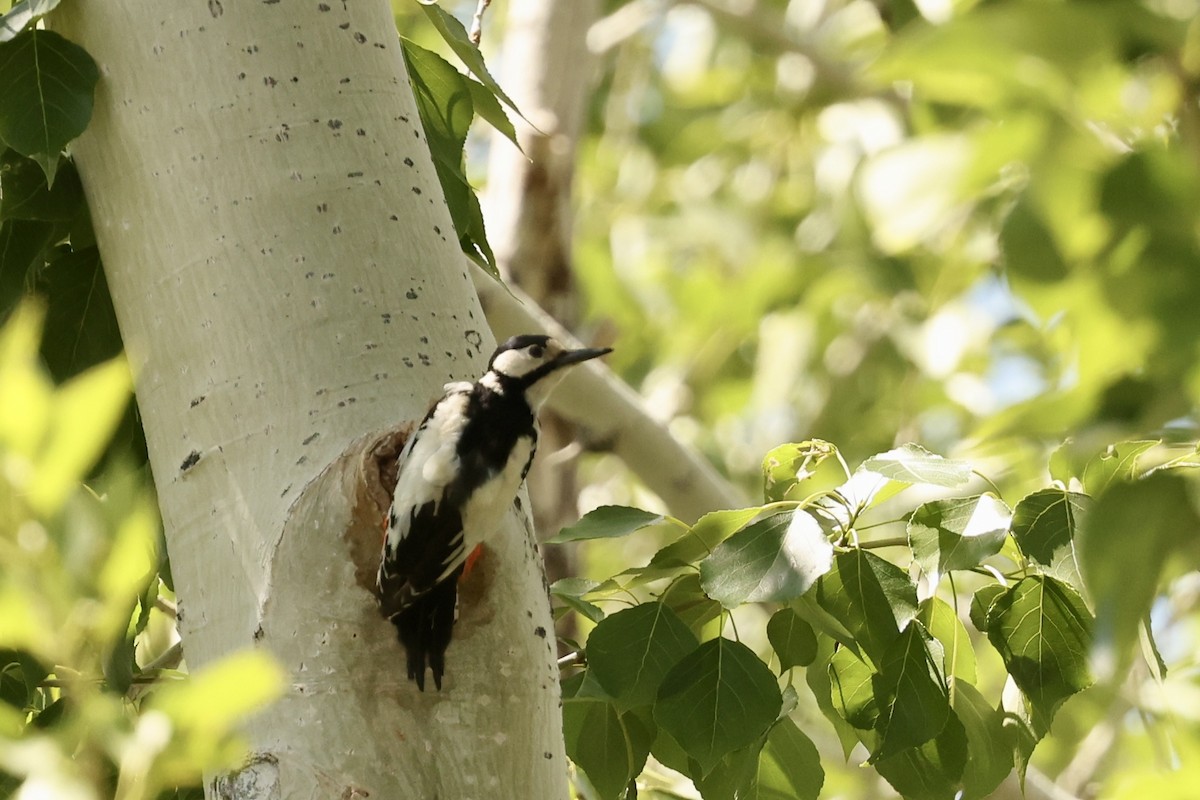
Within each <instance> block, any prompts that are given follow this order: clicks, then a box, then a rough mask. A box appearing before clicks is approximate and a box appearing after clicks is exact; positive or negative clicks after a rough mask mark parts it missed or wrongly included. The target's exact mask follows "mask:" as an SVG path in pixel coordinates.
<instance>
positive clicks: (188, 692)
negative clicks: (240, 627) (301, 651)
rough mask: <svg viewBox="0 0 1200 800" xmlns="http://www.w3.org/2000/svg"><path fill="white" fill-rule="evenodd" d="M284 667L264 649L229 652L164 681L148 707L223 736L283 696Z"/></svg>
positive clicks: (190, 726)
mask: <svg viewBox="0 0 1200 800" xmlns="http://www.w3.org/2000/svg"><path fill="white" fill-rule="evenodd" d="M284 678H285V675H284V673H283V670H282V669H281V668H280V667H279V666H278V665H277V664H276V663H275V661H274V659H272V658H271V657H270V656H269V655H268V654H266V653H265V652H262V651H257V650H254V651H243V652H240V653H235V654H233V655H230V656H226V657H224V658H222V659H221V660H219V661H216V662H214V663H212V664H210V665H208V666H206V667H204V668H203V669H201V670H199V671H197V672H195V673H193V674H192V675H191V677H190V678H189V679H188V680H186V681H180V682H177V683H169V684H165V685H163V686H162V687H161V688H160V689H159V690H158V691H157V692H155V693H154V696H153V698H152V700H151V701H150V705H151V706H152V707H153V708H154V709H156V710H158V711H161V712H163V713H164V714H166V715H167V716H168V717H170V718H171V720H172V721H173V722H174V723H175V724H176V725H177V726H179V727H181V728H186V729H189V730H192V731H198V732H205V733H207V734H210V735H214V736H215V735H223V734H225V733H227V732H228V731H229V730H230V729H231V728H232V727H233V725H235V724H236V723H237V722H239V721H241V719H243V718H244V717H245V716H246V715H248V714H251V713H253V712H255V711H258V710H259V709H261V708H263V707H264V706H265V705H267V704H268V703H270V702H272V701H274V700H276V699H277V698H279V697H280V696H281V695H282V693H283V689H284Z"/></svg>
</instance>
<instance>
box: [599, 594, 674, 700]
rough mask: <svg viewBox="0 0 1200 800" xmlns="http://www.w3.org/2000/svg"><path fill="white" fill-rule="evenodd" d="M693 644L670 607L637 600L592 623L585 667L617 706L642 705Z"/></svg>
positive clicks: (652, 697) (650, 697) (655, 692)
mask: <svg viewBox="0 0 1200 800" xmlns="http://www.w3.org/2000/svg"><path fill="white" fill-rule="evenodd" d="M696 644H697V642H696V637H695V635H694V634H693V633H692V632H691V630H689V629H688V627H687V625H685V624H684V623H683V622H682V621H681V620H680V619H679V617H677V616H676V615H675V612H674V611H672V610H671V609H669V608H667V607H666V606H665V605H663V604H662V603H642V604H641V605H638V606H634V607H633V608H627V609H625V610H623V611H618V612H617V613H616V614H610V615H609V616H608V617H606V618H605V619H604V620H603V621H602V622H600V623H599V624H598V625H596V628H595V630H593V631H592V633H591V635H590V636H589V637H588V641H587V662H588V669H589V671H590V672H591V673H592V675H593V676H594V677H595V679H596V682H597V683H599V684H600V686H601V687H602V688H603V689H604V691H606V692H608V694H609V695H611V696H612V697H613V699H614V700H616V701H617V704H618V705H619V706H620V707H621V708H632V707H633V706H640V705H646V704H649V703H651V702H653V701H654V697H655V695H656V694H657V693H658V688H659V686H660V685H661V683H662V680H663V677H664V676H665V675H666V674H667V673H668V672H669V671H670V670H671V669H672V668H673V667H674V666H675V665H676V664H678V663H679V662H680V660H681V659H683V658H684V656H686V655H688V654H689V653H691V652H692V651H693V650H695V649H696Z"/></svg>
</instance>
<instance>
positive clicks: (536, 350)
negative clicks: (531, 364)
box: [529, 344, 546, 358]
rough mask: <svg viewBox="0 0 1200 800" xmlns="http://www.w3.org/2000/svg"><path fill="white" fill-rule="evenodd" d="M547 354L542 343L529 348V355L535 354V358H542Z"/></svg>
mask: <svg viewBox="0 0 1200 800" xmlns="http://www.w3.org/2000/svg"><path fill="white" fill-rule="evenodd" d="M545 354H546V350H545V348H543V347H542V346H541V345H540V344H535V345H534V346H533V347H530V348H529V355H531V356H533V357H534V358H541V357H542V356H543V355H545Z"/></svg>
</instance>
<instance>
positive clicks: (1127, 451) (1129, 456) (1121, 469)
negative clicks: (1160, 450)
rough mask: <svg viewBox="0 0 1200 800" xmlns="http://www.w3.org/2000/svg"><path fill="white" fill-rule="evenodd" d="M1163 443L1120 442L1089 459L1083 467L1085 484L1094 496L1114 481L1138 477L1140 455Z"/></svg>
mask: <svg viewBox="0 0 1200 800" xmlns="http://www.w3.org/2000/svg"><path fill="white" fill-rule="evenodd" d="M1159 444H1161V442H1159V441H1158V440H1157V439H1155V440H1152V441H1139V442H1118V443H1117V444H1114V445H1112V446H1110V447H1108V448H1107V449H1106V450H1105V451H1104V452H1103V453H1101V454H1100V455H1098V456H1096V457H1095V458H1093V459H1091V460H1089V461H1088V463H1087V464H1086V465H1085V466H1084V468H1083V486H1084V488H1085V489H1087V492H1088V494H1089V495H1091V496H1092V497H1099V496H1100V495H1102V494H1103V493H1104V491H1105V490H1106V489H1107V488H1108V487H1109V486H1110V485H1111V484H1112V483H1113V482H1114V481H1128V480H1133V479H1134V478H1135V477H1137V462H1138V457H1139V456H1141V455H1142V454H1143V453H1146V452H1147V451H1149V450H1152V449H1153V448H1154V447H1156V446H1158V445H1159Z"/></svg>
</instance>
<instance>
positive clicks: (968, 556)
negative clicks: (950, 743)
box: [908, 494, 1012, 585]
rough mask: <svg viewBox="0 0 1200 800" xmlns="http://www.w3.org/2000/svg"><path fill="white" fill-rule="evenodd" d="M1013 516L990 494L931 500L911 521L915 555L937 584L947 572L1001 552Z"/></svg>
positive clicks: (975, 564) (910, 527) (964, 567)
mask: <svg viewBox="0 0 1200 800" xmlns="http://www.w3.org/2000/svg"><path fill="white" fill-rule="evenodd" d="M1011 516H1012V514H1011V512H1010V511H1009V510H1008V507H1007V506H1005V505H1004V503H1003V502H1001V501H1000V500H997V499H996V498H995V497H993V496H992V495H990V494H984V495H978V496H976V497H964V498H952V499H947V500H931V501H929V502H928V503H924V504H923V505H921V507H920V508H918V509H917V510H916V511H914V512H913V514H912V517H910V518H909V521H908V541H909V544H910V545H911V547H912V551H913V557H914V558H916V560H917V563H918V564H920V565H921V570H922V571H923V572H924V573H925V574H926V575H928V576H929V577H930V579H931V581H932V582H933V583H934V584H935V585H936V583H937V580H938V578H939V577H940V576H941V575H943V574H944V573H946V572H949V571H950V570H955V569H970V568H971V567H975V566H978V565H979V564H980V563H982V562H983V560H984V559H985V558H988V557H989V556H992V555H995V554H996V553H998V552H1000V548H1001V546H1003V544H1004V537H1005V535H1006V534H1007V533H1008V523H1009V519H1010V518H1011Z"/></svg>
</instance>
